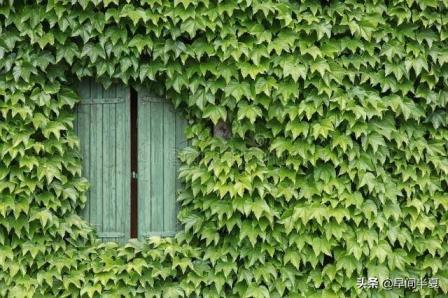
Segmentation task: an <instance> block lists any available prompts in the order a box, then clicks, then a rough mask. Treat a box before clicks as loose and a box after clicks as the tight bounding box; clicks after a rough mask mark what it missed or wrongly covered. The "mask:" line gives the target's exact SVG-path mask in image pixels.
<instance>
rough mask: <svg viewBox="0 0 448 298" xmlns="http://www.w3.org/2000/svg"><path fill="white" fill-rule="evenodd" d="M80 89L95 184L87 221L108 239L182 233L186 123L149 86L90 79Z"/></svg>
mask: <svg viewBox="0 0 448 298" xmlns="http://www.w3.org/2000/svg"><path fill="white" fill-rule="evenodd" d="M78 90H79V94H80V96H81V101H80V103H79V104H78V106H77V108H76V122H75V129H76V132H77V134H78V136H79V138H80V142H81V154H82V157H83V169H84V173H83V175H84V176H85V177H87V178H88V179H89V182H90V190H89V192H88V194H87V196H88V200H87V205H86V208H85V209H84V210H83V211H82V214H81V215H82V216H83V217H84V218H85V219H86V220H87V221H89V222H90V223H91V224H92V225H93V226H94V227H95V228H96V230H97V232H98V236H99V237H100V238H101V239H103V240H105V241H119V242H125V241H127V240H128V239H129V238H136V237H138V238H144V237H148V236H151V235H160V236H170V235H174V234H175V232H176V230H177V225H178V224H177V220H176V214H177V205H176V191H177V189H178V186H179V182H178V181H177V169H178V162H177V158H176V156H177V150H178V149H180V148H181V147H183V146H185V139H184V135H183V131H184V128H185V125H186V122H185V120H183V119H182V118H181V117H179V115H178V114H176V113H175V111H174V108H173V107H172V105H171V104H170V103H169V102H168V101H166V100H164V99H161V98H160V97H157V96H154V95H153V94H152V93H151V92H150V91H149V90H145V89H143V88H141V89H140V90H139V91H138V92H135V91H134V90H131V89H130V88H129V87H126V86H124V85H112V86H111V87H109V88H108V89H104V88H102V86H101V85H99V84H97V83H96V82H94V81H92V80H87V81H82V82H81V83H80V84H79V87H78Z"/></svg>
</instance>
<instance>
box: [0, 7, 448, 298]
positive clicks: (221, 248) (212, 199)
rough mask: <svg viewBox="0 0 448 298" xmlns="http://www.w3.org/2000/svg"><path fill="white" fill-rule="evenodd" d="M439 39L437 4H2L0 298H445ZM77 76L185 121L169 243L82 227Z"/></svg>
mask: <svg viewBox="0 0 448 298" xmlns="http://www.w3.org/2000/svg"><path fill="white" fill-rule="evenodd" d="M447 38H448V1H447V0H418V1H416V0H397V1H377V0H370V1H354V0H349V1H335V0H332V1H315V0H297V1H292V0H279V1H277V0H268V1H261V0H237V1H235V0H223V1H209V0H198V1H191V0H174V1H162V0H141V1H130V0H127V1H123V0H104V1H99V0H79V1H76V0H71V1H62V0H49V1H4V0H0V269H1V270H0V296H5V297H49V296H54V297H71V296H83V297H84V296H86V297H93V296H98V297H99V296H101V297H106V296H110V297H117V296H120V295H121V296H126V297H127V296H145V297H153V296H155V297H182V296H203V297H219V296H222V297H346V296H349V297H383V296H384V297H386V296H387V297H400V296H406V297H422V296H425V295H426V296H430V297H436V296H440V297H442V296H443V295H446V294H447V292H448V267H447V265H446V264H447V263H448V257H447V249H448V244H447V243H448V242H447V240H448V239H447V235H448V227H447V223H448V217H447V214H448V213H447V209H448V112H447V111H448V41H447V40H448V39H447ZM86 77H94V78H95V79H96V80H97V81H99V82H101V83H102V84H103V85H104V86H109V85H110V84H111V83H112V82H114V81H122V82H124V83H126V84H129V85H134V84H147V85H151V86H152V88H153V89H155V90H157V91H158V92H159V93H160V94H164V95H165V96H167V97H168V98H170V100H172V102H173V103H174V105H175V106H176V108H178V109H179V110H180V111H182V112H183V113H184V114H185V115H186V117H187V118H188V119H190V121H191V123H192V125H190V126H189V127H188V128H187V131H186V134H187V137H188V138H189V139H190V141H191V146H189V147H188V148H186V149H185V150H183V151H182V152H181V153H180V154H179V158H180V159H181V161H182V167H181V169H180V172H179V176H180V178H181V179H182V181H183V183H184V189H183V191H182V192H181V193H180V194H179V198H178V199H179V202H180V204H181V206H182V207H181V210H180V212H179V220H180V221H181V222H182V224H183V231H182V232H180V233H179V234H178V235H177V236H176V237H175V238H164V239H160V238H151V239H148V240H147V241H137V240H131V241H130V242H129V243H127V244H125V245H118V244H115V243H100V242H99V241H98V240H97V239H96V236H95V232H94V231H93V230H92V228H91V227H90V226H89V225H88V224H87V223H86V222H85V221H83V220H82V219H81V218H80V217H79V216H78V215H76V214H77V212H78V211H79V210H80V209H81V208H82V207H83V206H84V204H85V202H86V195H85V193H86V190H87V188H88V181H87V180H86V179H85V178H83V170H82V168H81V161H80V154H79V140H78V138H77V136H76V135H75V133H74V130H73V120H74V114H73V108H74V107H75V105H76V103H77V102H78V101H79V96H78V95H77V94H76V92H75V89H74V87H73V86H74V82H75V81H76V80H79V79H82V78H86ZM218 123H228V126H229V128H230V129H229V131H230V132H229V135H228V136H227V137H226V138H221V137H218V136H213V129H212V128H213V125H212V124H218ZM367 276H370V277H378V278H380V280H381V279H385V278H395V277H401V278H437V279H438V281H439V287H438V288H428V287H423V288H418V289H416V290H412V289H404V288H395V289H392V290H386V289H383V288H381V287H379V288H378V289H361V288H358V287H357V279H358V278H360V277H367Z"/></svg>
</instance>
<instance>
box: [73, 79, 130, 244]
mask: <svg viewBox="0 0 448 298" xmlns="http://www.w3.org/2000/svg"><path fill="white" fill-rule="evenodd" d="M78 90H79V93H80V96H81V102H80V103H79V104H78V107H77V112H76V116H77V117H76V123H75V124H76V126H75V128H76V131H77V134H78V136H79V138H80V143H81V154H82V157H83V170H84V173H83V175H84V176H85V177H87V179H88V180H89V183H90V190H89V192H88V200H87V206H86V208H85V209H84V210H83V211H82V214H81V215H82V216H83V217H84V218H85V219H86V220H87V221H89V222H90V223H91V224H92V225H93V226H94V227H95V228H96V230H97V233H98V236H99V237H100V238H101V239H102V240H104V241H118V242H125V241H127V239H129V231H130V206H129V202H130V200H129V198H130V142H129V135H130V105H129V89H128V88H126V87H125V86H123V85H112V86H111V87H109V88H108V89H104V88H102V87H101V85H99V84H97V83H95V82H94V81H92V80H86V81H82V82H81V83H80V85H79V88H78Z"/></svg>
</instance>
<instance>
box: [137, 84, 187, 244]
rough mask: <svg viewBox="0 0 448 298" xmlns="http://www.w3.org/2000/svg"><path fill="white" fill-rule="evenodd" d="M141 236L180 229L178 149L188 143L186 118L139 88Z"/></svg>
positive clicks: (139, 228) (165, 234) (139, 201)
mask: <svg viewBox="0 0 448 298" xmlns="http://www.w3.org/2000/svg"><path fill="white" fill-rule="evenodd" d="M138 100H139V102H138V128H139V130H138V140H139V141H138V215H139V225H138V231H139V233H138V234H139V237H141V238H144V237H148V236H152V235H160V236H172V235H174V234H175V233H176V231H177V230H178V222H177V218H176V215H177V210H178V206H177V204H176V190H177V189H178V187H179V183H178V181H177V170H178V162H177V151H178V149H180V148H181V147H183V146H185V139H184V129H185V125H186V123H185V120H183V119H182V118H181V117H180V116H179V114H178V113H175V111H174V108H173V106H172V104H171V103H170V102H169V101H168V100H165V99H162V98H160V97H157V96H155V95H154V94H152V93H151V92H149V91H148V90H147V89H143V88H139V89H138Z"/></svg>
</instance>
